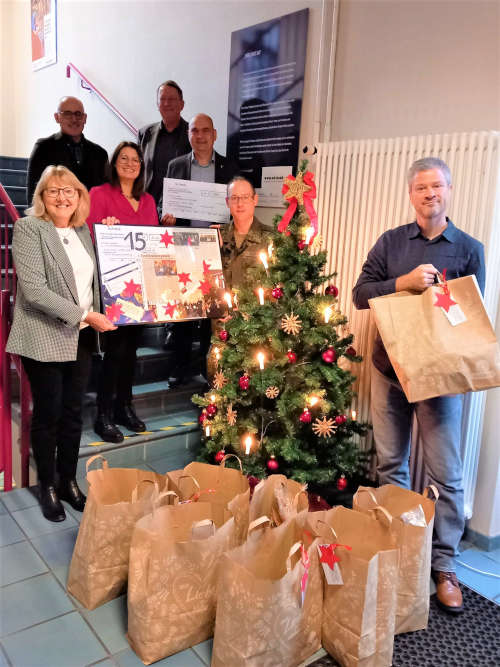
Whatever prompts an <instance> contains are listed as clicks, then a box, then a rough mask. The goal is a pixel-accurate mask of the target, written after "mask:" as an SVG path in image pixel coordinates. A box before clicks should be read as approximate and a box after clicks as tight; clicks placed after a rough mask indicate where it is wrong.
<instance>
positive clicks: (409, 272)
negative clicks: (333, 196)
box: [353, 157, 485, 613]
mask: <svg viewBox="0 0 500 667" xmlns="http://www.w3.org/2000/svg"><path fill="white" fill-rule="evenodd" d="M451 190H452V186H451V174H450V170H449V168H448V166H447V165H446V164H445V163H444V162H443V161H442V160H440V159H438V158H433V157H428V158H423V159H421V160H417V161H416V162H414V163H413V165H412V166H411V167H410V169H409V171H408V191H409V196H410V201H411V203H412V205H413V207H414V209H415V213H416V221H415V222H412V223H410V224H408V225H402V226H400V227H397V228H396V229H390V230H388V231H387V232H385V233H384V234H382V236H380V238H379V239H378V241H377V242H376V243H375V245H374V246H373V248H372V249H371V250H370V252H369V253H368V257H367V259H366V261H365V263H364V265H363V269H362V271H361V274H360V276H359V278H358V281H357V283H356V285H355V287H354V289H353V299H354V303H355V305H356V307H357V308H359V309H361V308H368V307H369V304H368V299H371V298H373V297H376V296H382V295H384V294H392V293H394V292H401V291H403V290H411V291H414V292H423V291H424V290H426V289H427V288H428V287H429V286H430V285H432V284H433V283H434V281H435V278H436V274H437V273H438V272H440V273H442V272H443V269H446V277H447V279H452V278H458V277H461V276H467V275H471V274H474V275H475V276H476V278H477V281H478V284H479V287H480V289H481V291H483V290H484V281H485V268H484V248H483V245H482V244H481V243H480V242H479V241H477V240H476V239H474V238H472V237H471V236H469V235H468V234H465V232H462V231H460V230H459V229H457V228H456V227H455V225H454V224H453V223H452V222H451V220H450V219H449V218H448V217H446V209H447V207H448V203H449V200H450V197H451ZM372 361H373V367H372V385H371V401H372V421H373V432H374V437H375V446H376V449H377V459H378V463H377V471H378V477H379V483H380V484H396V485H398V486H403V487H406V488H409V486H410V474H409V463H408V459H409V453H410V435H411V424H412V419H413V414H414V413H415V415H416V418H417V422H418V425H419V433H420V437H421V440H422V446H423V454H424V463H425V468H426V473H427V476H428V478H429V480H430V482H431V483H432V484H434V485H435V486H436V487H437V489H438V491H439V501H438V502H437V503H436V516H435V520H434V535H433V543H432V570H433V578H434V580H435V582H436V587H437V600H438V603H439V605H440V606H441V607H442V608H444V609H445V610H446V611H449V612H451V613H458V612H461V611H462V610H463V606H462V593H461V591H460V588H459V585H458V581H457V578H456V575H455V557H456V556H457V555H458V545H459V542H460V539H461V537H462V534H463V531H464V525H465V523H464V494H463V482H462V467H463V464H462V458H461V452H460V435H461V420H462V404H463V398H462V396H458V395H449V396H438V397H437V398H431V399H428V400H425V401H419V402H417V403H408V401H407V400H406V397H405V394H404V392H403V390H402V388H401V385H400V384H399V382H398V380H397V378H396V374H395V372H394V369H393V367H392V365H391V362H390V361H389V358H388V356H387V352H386V351H385V348H384V346H383V343H382V340H381V338H380V335H378V334H377V338H376V341H375V344H374V349H373V357H372Z"/></svg>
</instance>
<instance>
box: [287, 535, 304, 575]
mask: <svg viewBox="0 0 500 667" xmlns="http://www.w3.org/2000/svg"><path fill="white" fill-rule="evenodd" d="M301 546H302V542H300V541H299V542H295V544H294V545H292V546H291V547H290V551H289V552H288V558H287V559H286V571H287V572H290V570H291V569H292V556H293V555H294V554H295V553H297V551H298V550H299V549H300V547H301Z"/></svg>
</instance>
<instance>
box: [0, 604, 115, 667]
mask: <svg viewBox="0 0 500 667" xmlns="http://www.w3.org/2000/svg"><path fill="white" fill-rule="evenodd" d="M3 643H4V647H5V650H6V652H7V655H8V656H9V659H10V661H11V662H12V664H13V665H14V666H15V667H84V665H88V664H90V663H93V662H96V661H97V660H100V659H103V658H106V657H107V655H106V651H105V650H104V648H103V647H102V646H101V644H100V643H99V641H98V640H97V638H96V637H94V635H93V634H92V631H91V629H90V628H89V627H88V625H87V624H86V623H85V621H84V620H83V618H82V617H81V616H80V614H78V613H77V612H74V613H72V614H67V615H66V616H62V617H61V618H56V619H53V620H51V621H48V622H46V623H41V624H40V625H37V626H36V627H34V628H28V629H27V630H24V631H23V632H19V633H17V634H15V635H11V636H10V637H7V638H6V639H4V641H3Z"/></svg>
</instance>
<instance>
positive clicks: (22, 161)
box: [0, 155, 28, 171]
mask: <svg viewBox="0 0 500 667" xmlns="http://www.w3.org/2000/svg"><path fill="white" fill-rule="evenodd" d="M0 169H16V170H19V171H27V170H28V158H26V157H9V156H6V155H2V156H0Z"/></svg>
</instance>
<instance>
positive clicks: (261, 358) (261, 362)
mask: <svg viewBox="0 0 500 667" xmlns="http://www.w3.org/2000/svg"><path fill="white" fill-rule="evenodd" d="M265 358H266V357H265V355H264V352H257V361H258V362H259V368H260V370H261V371H263V370H264V359H265Z"/></svg>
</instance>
